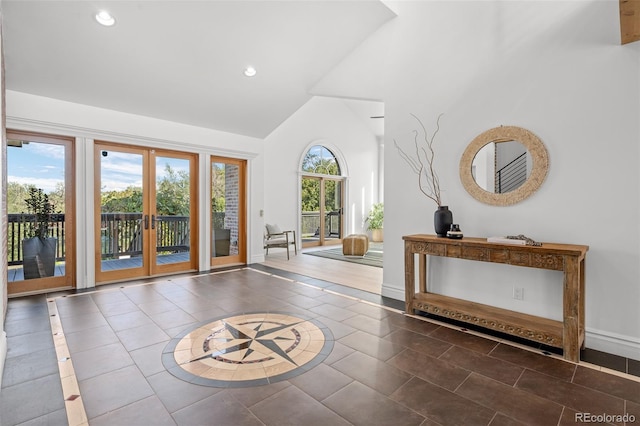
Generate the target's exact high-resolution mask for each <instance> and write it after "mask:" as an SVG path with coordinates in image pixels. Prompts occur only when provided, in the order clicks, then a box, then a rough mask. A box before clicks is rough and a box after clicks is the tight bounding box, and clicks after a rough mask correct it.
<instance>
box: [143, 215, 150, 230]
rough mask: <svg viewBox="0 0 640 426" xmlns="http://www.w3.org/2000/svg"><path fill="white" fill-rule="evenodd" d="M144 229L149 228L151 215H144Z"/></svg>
mask: <svg viewBox="0 0 640 426" xmlns="http://www.w3.org/2000/svg"><path fill="white" fill-rule="evenodd" d="M144 229H149V215H148V214H145V215H144Z"/></svg>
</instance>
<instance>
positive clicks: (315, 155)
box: [302, 145, 340, 176]
mask: <svg viewBox="0 0 640 426" xmlns="http://www.w3.org/2000/svg"><path fill="white" fill-rule="evenodd" d="M302 171H303V172H307V173H315V174H319V175H333V176H339V175H340V165H339V164H338V160H336V156H335V155H333V153H332V152H331V151H329V149H327V148H326V147H324V146H321V145H315V146H312V147H311V148H310V149H309V151H307V154H306V155H305V156H304V160H303V161H302Z"/></svg>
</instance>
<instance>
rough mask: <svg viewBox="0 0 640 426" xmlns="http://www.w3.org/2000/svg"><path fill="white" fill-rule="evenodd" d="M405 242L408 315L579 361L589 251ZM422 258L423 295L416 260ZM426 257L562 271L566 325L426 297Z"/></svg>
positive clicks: (422, 239) (412, 238)
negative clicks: (502, 336)
mask: <svg viewBox="0 0 640 426" xmlns="http://www.w3.org/2000/svg"><path fill="white" fill-rule="evenodd" d="M402 239H403V240H404V270H405V301H406V311H407V313H409V314H412V313H414V310H419V311H423V312H427V313H431V314H434V315H439V316H442V317H448V318H452V319H455V320H458V321H463V322H467V323H471V324H475V325H478V326H481V327H485V328H490V329H493V330H496V331H499V332H503V333H507V334H511V335H514V336H517V337H521V338H524V339H528V340H532V341H535V342H540V343H544V344H545V345H548V346H552V347H557V348H561V349H562V350H563V354H564V357H565V359H568V360H570V361H573V362H578V361H579V360H580V348H584V335H585V328H584V289H585V286H584V283H585V257H586V254H587V250H589V247H588V246H581V245H573V244H554V243H543V244H542V246H541V247H534V246H526V245H514V244H500V243H489V242H487V240H486V238H468V237H465V238H463V239H460V240H454V239H448V238H440V237H437V236H435V235H408V236H404V237H402ZM416 254H417V255H418V256H419V272H418V279H419V289H418V292H416V286H415V255H416ZM427 255H429V256H443V257H454V258H459V259H468V260H476V261H480V262H493V263H505V264H508V265H515V266H528V267H531V268H540V269H550V270H554V271H563V272H564V280H563V321H554V320H551V319H548V318H542V317H538V316H534V315H528V314H523V313H520V312H515V311H510V310H507V309H501V308H497V307H493V306H488V305H483V304H480V303H475V302H470V301H466V300H462V299H458V298H454V297H449V296H443V295H439V294H435V293H428V292H427Z"/></svg>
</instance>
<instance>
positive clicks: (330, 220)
mask: <svg viewBox="0 0 640 426" xmlns="http://www.w3.org/2000/svg"><path fill="white" fill-rule="evenodd" d="M341 217H342V215H341V214H340V212H339V211H333V212H329V213H326V214H325V216H324V232H325V234H324V235H325V237H340V229H341V226H342V224H341ZM301 222H302V223H301V226H300V228H301V235H302V236H303V237H311V236H319V235H320V212H302V220H301Z"/></svg>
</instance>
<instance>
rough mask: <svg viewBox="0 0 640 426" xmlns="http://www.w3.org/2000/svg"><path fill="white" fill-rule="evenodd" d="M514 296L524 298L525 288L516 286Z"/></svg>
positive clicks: (518, 298)
mask: <svg viewBox="0 0 640 426" xmlns="http://www.w3.org/2000/svg"><path fill="white" fill-rule="evenodd" d="M513 298H514V299H516V300H524V288H522V287H514V288H513Z"/></svg>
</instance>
